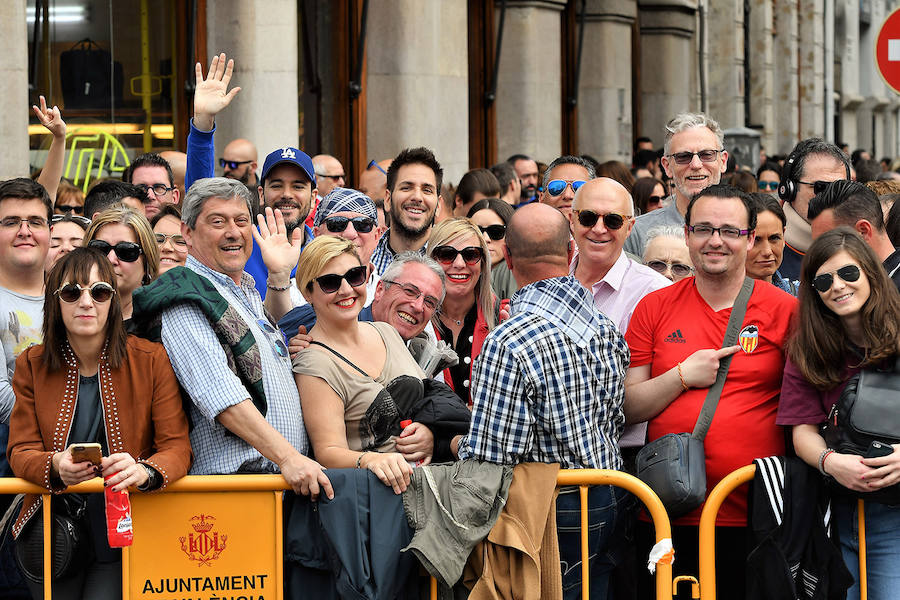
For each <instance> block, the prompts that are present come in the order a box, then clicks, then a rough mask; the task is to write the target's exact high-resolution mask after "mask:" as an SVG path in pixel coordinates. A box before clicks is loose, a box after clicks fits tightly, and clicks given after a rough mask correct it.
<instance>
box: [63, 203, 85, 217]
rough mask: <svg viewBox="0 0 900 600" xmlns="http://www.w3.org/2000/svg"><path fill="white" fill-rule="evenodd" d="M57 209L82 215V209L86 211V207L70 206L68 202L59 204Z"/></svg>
mask: <svg viewBox="0 0 900 600" xmlns="http://www.w3.org/2000/svg"><path fill="white" fill-rule="evenodd" d="M56 210H60V211H62V212H64V213H75V214H76V215H80V214H81V213H82V211H84V207H83V206H75V205H72V206H70V205H68V204H57V205H56Z"/></svg>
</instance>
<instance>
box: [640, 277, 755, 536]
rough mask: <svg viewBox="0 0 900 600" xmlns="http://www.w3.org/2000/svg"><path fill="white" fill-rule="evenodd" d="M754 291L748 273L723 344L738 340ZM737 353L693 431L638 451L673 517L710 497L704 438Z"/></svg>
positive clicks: (722, 368)
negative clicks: (707, 489)
mask: <svg viewBox="0 0 900 600" xmlns="http://www.w3.org/2000/svg"><path fill="white" fill-rule="evenodd" d="M752 292H753V280H752V279H750V278H749V277H745V278H744V284H743V285H742V286H741V291H740V292H739V293H738V295H737V298H735V301H734V306H733V307H732V309H731V316H730V317H729V319H728V325H727V326H726V328H725V338H724V340H723V341H722V347H723V348H726V347H728V346H733V345H734V344H735V343H736V342H737V338H738V333H739V332H740V329H741V325H742V324H743V322H744V315H745V314H746V313H747V302H748V301H749V300H750V294H751V293H752ZM733 356H734V355H733V354H732V355H730V356H727V357H725V358H723V359H722V360H720V361H719V370H718V371H717V372H716V381H715V383H713V384H712V386H710V388H709V391H708V392H707V394H706V400H704V402H703V408H702V409H701V410H700V415H699V416H698V417H697V423H696V425H695V426H694V431H693V433H669V434H666V435H664V436H662V437H661V438H659V439H656V440H653V441H652V442H650V443H649V444H647V445H646V446H644V447H643V448H641V450H640V451H639V452H638V454H637V458H636V461H635V474H636V475H637V477H638V479H640V480H641V481H643V482H644V483H646V484H647V485H649V486H650V489H652V490H653V491H654V492H655V493H656V495H657V496H659V499H660V500H662V503H663V505H664V506H665V507H666V511H667V512H668V513H669V517H671V518H673V519H674V518H676V517H680V516H681V515H684V514H687V513H689V512H691V511H692V510H694V509H695V508H697V507H698V506H700V505H701V504H703V501H704V500H705V499H706V453H705V451H704V449H703V439H704V438H705V437H706V433H707V432H708V431H709V426H710V425H711V424H712V419H713V414H714V413H715V411H716V405H718V403H719V397H720V396H721V395H722V388H723V387H724V386H725V377H726V375H727V374H728V367H730V366H731V359H732V357H733Z"/></svg>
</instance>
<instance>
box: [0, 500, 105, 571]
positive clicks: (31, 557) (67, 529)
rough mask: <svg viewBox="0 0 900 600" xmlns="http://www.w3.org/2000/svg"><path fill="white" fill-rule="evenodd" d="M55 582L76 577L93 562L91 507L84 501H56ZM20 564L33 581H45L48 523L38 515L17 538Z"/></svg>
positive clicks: (53, 514)
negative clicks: (89, 515) (85, 566)
mask: <svg viewBox="0 0 900 600" xmlns="http://www.w3.org/2000/svg"><path fill="white" fill-rule="evenodd" d="M52 507H53V509H52V510H51V514H52V521H53V525H52V528H53V532H52V538H53V550H52V564H53V579H54V581H55V580H58V579H62V578H64V577H68V576H69V575H72V574H73V573H76V572H77V571H78V570H79V569H81V567H82V566H83V565H85V564H86V563H87V562H88V561H89V559H90V558H91V555H92V552H91V544H90V542H89V540H88V533H87V503H86V502H85V500H84V498H82V497H80V496H77V495H74V494H67V495H63V496H54V497H53V498H52ZM16 563H18V565H19V569H20V570H21V572H22V575H24V576H25V577H26V578H27V579H28V580H29V581H31V582H33V583H41V582H42V581H43V580H44V520H43V518H42V515H41V514H40V513H38V514H36V515H34V516H33V517H32V518H31V520H30V522H29V523H28V524H26V525H25V527H24V528H23V529H22V532H21V533H20V534H19V537H17V538H16Z"/></svg>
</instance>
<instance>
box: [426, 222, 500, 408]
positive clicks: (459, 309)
mask: <svg viewBox="0 0 900 600" xmlns="http://www.w3.org/2000/svg"><path fill="white" fill-rule="evenodd" d="M428 255H429V256H431V258H433V259H434V260H436V261H437V262H438V264H439V265H441V268H442V269H444V274H445V275H446V276H447V293H446V295H445V296H444V302H443V303H442V304H441V307H440V308H439V309H438V311H437V312H436V313H435V316H434V319H433V321H434V328H435V331H436V333H437V336H438V339H441V340H444V341H446V342H447V344H448V345H449V346H450V347H451V348H453V350H454V351H456V354H457V356H459V363H458V364H457V365H456V366H453V367H449V368H448V369H446V370H445V371H444V381H446V382H447V383H448V384H450V386H451V387H452V388H453V391H455V392H456V395H457V396H459V397H460V398H462V399H463V400H465V402H466V404H468V405H470V406H471V399H470V395H469V380H470V378H471V373H472V363H473V362H474V361H475V358H476V357H477V356H478V355H479V354H480V353H481V346H482V344H483V343H484V338H485V337H486V336H487V334H488V332H489V331H490V330H491V329H493V328H494V326H495V325H496V323H497V309H496V307H495V306H494V305H495V300H496V298H495V297H494V294H493V292H492V291H491V261H490V259H489V256H490V252H489V250H488V246H487V242H486V241H485V239H484V236H483V235H482V234H481V230H480V229H478V227H476V226H475V225H474V224H473V223H472V222H471V221H470V220H468V219H447V220H446V221H443V222H441V223H440V224H438V225H436V226H435V228H434V229H433V230H432V232H431V237H429V238H428Z"/></svg>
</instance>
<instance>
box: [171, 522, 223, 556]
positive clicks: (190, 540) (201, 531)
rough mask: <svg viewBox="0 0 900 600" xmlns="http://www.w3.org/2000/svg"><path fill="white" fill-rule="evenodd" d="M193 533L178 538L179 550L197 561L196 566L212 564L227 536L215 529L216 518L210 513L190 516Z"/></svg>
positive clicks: (220, 552)
mask: <svg viewBox="0 0 900 600" xmlns="http://www.w3.org/2000/svg"><path fill="white" fill-rule="evenodd" d="M191 521H192V523H191V528H192V529H193V530H194V531H193V533H189V534H188V535H187V536H184V537H180V538H178V541H180V542H181V550H182V552H184V553H185V554H187V555H188V558H190V559H191V560H195V561H197V562H198V566H202V565H206V566H212V561H214V560H215V559H217V558H219V555H220V554H222V551H223V550H225V542H226V541H227V540H228V536H227V535H225V534H222V533H221V532H218V531H216V529H215V521H216V518H215V517H213V516H212V515H203V514H201V515H195V516H193V517H191Z"/></svg>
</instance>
